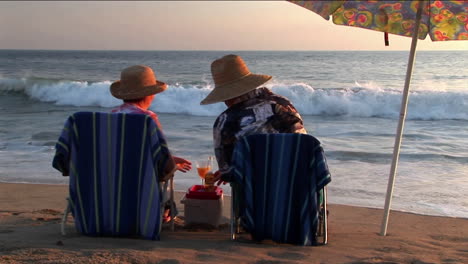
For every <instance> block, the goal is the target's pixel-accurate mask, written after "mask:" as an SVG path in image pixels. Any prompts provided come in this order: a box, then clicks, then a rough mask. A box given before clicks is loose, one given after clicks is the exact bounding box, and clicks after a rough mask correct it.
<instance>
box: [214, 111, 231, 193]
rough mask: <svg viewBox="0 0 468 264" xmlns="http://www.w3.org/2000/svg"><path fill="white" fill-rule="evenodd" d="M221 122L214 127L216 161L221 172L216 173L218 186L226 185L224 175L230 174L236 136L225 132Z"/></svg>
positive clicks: (217, 122)
mask: <svg viewBox="0 0 468 264" xmlns="http://www.w3.org/2000/svg"><path fill="white" fill-rule="evenodd" d="M219 123H220V122H219V121H218V120H216V122H215V124H214V127H213V142H214V152H215V156H216V161H217V162H218V168H219V170H218V171H216V172H215V174H214V178H215V182H217V185H220V184H221V183H223V184H226V181H225V180H226V179H223V178H222V177H223V175H225V176H226V175H228V174H229V169H230V166H229V164H230V163H229V161H230V160H231V157H232V151H233V149H234V143H235V140H236V139H235V136H234V135H232V133H229V132H230V131H224V130H223V127H221V126H219Z"/></svg>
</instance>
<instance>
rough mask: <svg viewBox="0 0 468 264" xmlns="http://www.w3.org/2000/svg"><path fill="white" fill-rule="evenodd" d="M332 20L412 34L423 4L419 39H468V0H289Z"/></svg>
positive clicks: (383, 30)
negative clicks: (418, 11)
mask: <svg viewBox="0 0 468 264" xmlns="http://www.w3.org/2000/svg"><path fill="white" fill-rule="evenodd" d="M290 2H292V3H295V4H297V5H300V6H302V7H305V8H307V9H309V10H311V11H313V12H315V13H317V14H319V15H320V16H322V17H323V18H324V19H326V20H329V17H330V16H332V19H333V23H335V24H337V25H346V26H353V27H361V28H366V29H371V30H377V31H382V32H387V33H391V34H396V35H401V36H407V37H411V36H412V33H413V29H414V25H415V23H416V15H417V10H418V6H419V4H423V5H424V6H423V12H422V14H421V23H420V26H419V35H418V38H419V39H425V38H426V36H427V35H428V34H429V36H430V38H431V40H432V41H444V40H468V4H467V1H424V2H423V1H290Z"/></svg>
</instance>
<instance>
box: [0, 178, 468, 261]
mask: <svg viewBox="0 0 468 264" xmlns="http://www.w3.org/2000/svg"><path fill="white" fill-rule="evenodd" d="M224 188H228V187H227V186H225V187H224ZM67 193H68V187H67V186H64V185H42V184H13V183H0V263H166V264H169V263H258V264H260V263H262V264H263V263H275V264H278V263H349V264H351V263H414V264H416V263H417V264H423V263H468V219H463V218H450V217H436V216H424V215H417V214H412V213H402V212H396V211H392V213H391V216H390V223H389V230H388V236H386V237H382V236H380V235H379V234H378V233H379V230H380V222H381V219H382V210H379V209H370V208H361V207H353V206H344V205H335V204H332V205H330V206H329V211H330V214H329V244H328V245H326V246H319V247H301V246H293V245H286V244H276V243H273V242H271V241H265V242H263V243H261V244H258V243H252V242H249V241H248V240H247V239H246V238H247V236H242V238H243V239H242V240H241V241H239V242H233V241H230V239H229V226H228V225H227V221H228V216H229V213H228V212H229V197H225V201H224V212H223V213H224V218H223V221H224V222H225V223H226V224H223V225H222V226H221V227H219V228H218V229H215V230H209V229H206V228H205V229H204V228H201V227H200V228H191V229H186V228H184V227H183V206H182V205H181V204H180V203H178V208H179V212H180V215H181V218H180V219H178V221H176V229H175V231H174V232H171V231H170V230H169V228H168V227H165V228H164V229H163V232H162V235H161V240H160V241H148V240H142V239H125V238H104V237H98V238H96V237H86V236H83V235H80V234H79V233H77V232H76V231H75V230H74V226H73V223H72V221H70V222H69V224H68V226H67V232H68V234H67V235H66V236H62V235H61V234H60V219H61V216H62V212H63V209H64V207H65V197H66V196H67ZM182 195H183V193H181V192H178V193H177V196H176V200H177V201H180V199H181V197H182Z"/></svg>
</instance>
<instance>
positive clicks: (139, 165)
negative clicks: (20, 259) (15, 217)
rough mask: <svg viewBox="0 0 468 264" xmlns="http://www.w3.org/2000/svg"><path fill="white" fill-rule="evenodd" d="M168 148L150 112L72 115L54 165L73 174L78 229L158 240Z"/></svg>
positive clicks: (88, 232)
mask: <svg viewBox="0 0 468 264" xmlns="http://www.w3.org/2000/svg"><path fill="white" fill-rule="evenodd" d="M168 153H169V150H168V149H167V145H166V141H165V139H164V136H163V134H162V133H161V131H159V130H158V127H157V126H156V124H155V123H154V121H153V120H152V119H151V117H149V116H147V115H141V114H124V113H99V112H77V113H74V114H73V115H71V116H70V117H69V118H68V119H67V121H66V123H65V127H64V129H63V131H62V133H61V136H60V138H59V140H58V142H57V145H56V155H55V157H54V160H53V166H54V167H55V168H56V169H58V170H60V171H62V172H63V173H64V175H68V174H69V175H70V184H69V189H70V190H69V191H70V193H69V195H70V200H71V205H72V214H73V216H74V219H75V226H76V228H77V230H78V231H79V232H81V233H83V234H85V235H91V236H141V237H144V238H146V239H153V240H158V239H159V233H160V230H161V209H160V208H161V193H160V188H159V182H158V177H159V175H160V174H161V173H163V168H164V166H165V163H166V162H167V160H168Z"/></svg>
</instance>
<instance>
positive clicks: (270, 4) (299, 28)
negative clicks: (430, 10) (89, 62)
mask: <svg viewBox="0 0 468 264" xmlns="http://www.w3.org/2000/svg"><path fill="white" fill-rule="evenodd" d="M410 42H411V39H410V38H408V37H400V36H396V35H390V46H389V47H385V46H384V40H383V33H382V32H376V31H371V30H365V29H360V28H353V27H346V26H337V25H334V24H333V23H332V22H331V21H327V20H324V19H323V18H321V17H320V16H319V15H317V14H315V13H313V12H311V11H309V10H307V9H304V8H302V7H300V6H297V5H294V4H291V3H288V2H286V1H153V2H150V1H144V2H133V1H132V2H130V1H129V2H121V1H118V2H112V1H102V2H88V1H81V2H78V1H77V2H70V1H63V2H59V1H50V2H38V1H30V2H27V1H24V2H20V1H11V2H0V49H93V50H103V49H104V50H409V47H410ZM452 49H458V50H468V41H448V42H432V41H431V40H430V38H429V36H428V37H427V38H426V40H424V41H419V42H418V50H452Z"/></svg>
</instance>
